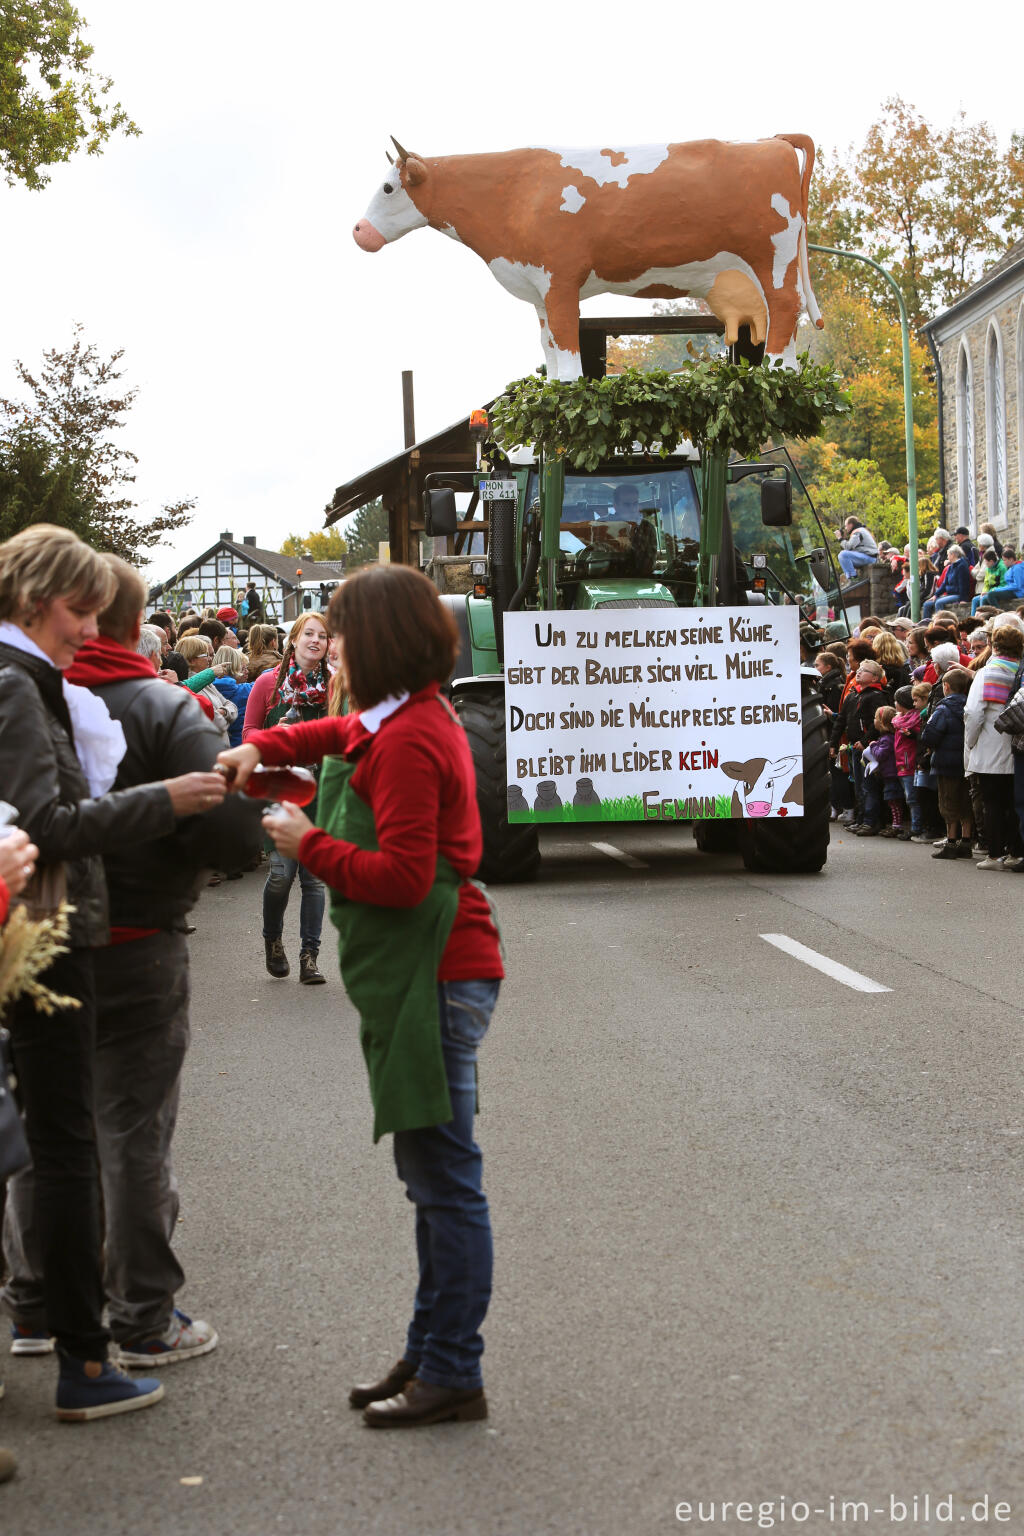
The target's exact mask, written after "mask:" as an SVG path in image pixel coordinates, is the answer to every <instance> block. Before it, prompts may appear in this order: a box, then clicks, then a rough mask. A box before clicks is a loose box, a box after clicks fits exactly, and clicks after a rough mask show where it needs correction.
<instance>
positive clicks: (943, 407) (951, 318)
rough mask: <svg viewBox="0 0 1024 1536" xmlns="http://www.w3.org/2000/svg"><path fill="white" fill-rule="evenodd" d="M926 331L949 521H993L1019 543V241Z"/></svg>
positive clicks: (1023, 320)
mask: <svg viewBox="0 0 1024 1536" xmlns="http://www.w3.org/2000/svg"><path fill="white" fill-rule="evenodd" d="M924 332H925V335H926V336H927V338H928V341H929V343H930V345H931V348H932V352H933V354H934V355H935V357H936V361H937V363H938V369H939V431H940V434H941V438H942V489H943V492H944V495H945V503H946V525H947V527H949V528H956V527H958V526H959V525H960V524H964V525H965V526H966V527H968V528H969V529H970V530H971V532H972V533H975V532H976V531H977V529H978V525H979V524H980V523H986V522H988V523H992V524H994V526H995V528H996V530H997V532H998V533H999V536H1000V538H1002V539H1003V540H1004V542H1009V543H1011V544H1013V545H1014V546H1015V547H1016V548H1017V550H1018V551H1019V550H1020V549H1021V546H1022V544H1024V499H1022V498H1024V473H1022V465H1021V455H1022V452H1024V240H1018V241H1017V243H1016V245H1013V246H1011V248H1010V249H1009V250H1008V251H1007V252H1006V254H1005V255H1004V256H1002V257H1001V258H1000V259H999V261H997V262H996V263H995V265H994V266H992V267H990V268H989V269H988V271H987V272H986V273H985V275H984V276H983V277H981V278H980V279H979V280H978V282H976V283H974V284H973V285H972V286H971V287H970V288H968V289H967V290H966V292H965V293H963V294H961V296H960V298H958V299H957V301H956V303H955V304H951V305H950V307H949V308H948V309H945V310H943V311H942V313H941V314H938V315H936V316H935V318H934V320H929V321H928V323H927V325H925V326H924Z"/></svg>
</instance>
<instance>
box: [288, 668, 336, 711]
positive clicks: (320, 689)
mask: <svg viewBox="0 0 1024 1536" xmlns="http://www.w3.org/2000/svg"><path fill="white" fill-rule="evenodd" d="M327 684H328V671H327V664H326V662H322V661H318V662H317V664H316V670H315V672H314V673H313V675H312V676H311V677H307V675H306V673H305V672H303V670H302V668H301V667H300V666H299V664H298V662H297V661H296V660H295V657H294V655H293V656H292V659H291V661H290V662H289V663H288V671H287V674H286V675H285V677H284V680H283V681H282V683H281V687H280V690H279V692H278V698H279V699H280V701H281V703H282V704H289V705H291V704H306V705H308V706H309V707H310V708H311V709H320V708H322V707H324V706H325V705H326V703H327Z"/></svg>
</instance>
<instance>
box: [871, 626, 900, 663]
mask: <svg viewBox="0 0 1024 1536" xmlns="http://www.w3.org/2000/svg"><path fill="white" fill-rule="evenodd" d="M871 649H872V650H873V651H874V653H875V655H876V656H877V657H878V659H879V661H880V662H881V663H882V665H883V666H884V667H900V666H902V665H903V663H904V662H905V661H906V659H907V653H906V651H905V650H904V649H903V646H902V645H901V644H900V642H899V641H898V640H897V639H896V636H895V635H892V634H890V633H889V632H888V631H887V630H884V629H880V630H879V631H878V634H877V635H875V636H873V638H872V641H871Z"/></svg>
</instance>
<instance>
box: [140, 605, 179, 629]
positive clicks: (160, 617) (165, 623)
mask: <svg viewBox="0 0 1024 1536" xmlns="http://www.w3.org/2000/svg"><path fill="white" fill-rule="evenodd" d="M146 623H147V624H159V626H160V628H161V629H166V631H167V633H168V634H169V635H173V634H174V620H173V619H172V618H171V616H170V614H169V613H166V612H165V611H164V609H163V608H158V609H157V611H156V613H151V614H150V616H149V618H148V619H147V620H146Z"/></svg>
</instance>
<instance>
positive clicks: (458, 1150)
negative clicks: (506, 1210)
mask: <svg viewBox="0 0 1024 1536" xmlns="http://www.w3.org/2000/svg"><path fill="white" fill-rule="evenodd" d="M500 985H501V983H500V982H498V981H442V982H439V983H438V988H437V998H438V1007H439V1009H440V1014H441V1049H442V1051H443V1052H444V1064H445V1070H446V1072H447V1074H448V1092H449V1095H450V1096H451V1101H452V1118H451V1120H449V1121H448V1123H447V1124H446V1125H431V1126H427V1127H426V1128H424V1129H423V1130H417V1131H396V1132H395V1166H396V1168H397V1169H398V1177H399V1178H400V1179H401V1180H402V1182H403V1184H404V1185H405V1191H406V1195H407V1197H408V1199H410V1200H411V1201H412V1203H413V1204H414V1205H415V1207H416V1253H417V1257H418V1259H419V1285H418V1286H417V1289H416V1299H415V1302H414V1303H413V1315H412V1322H411V1323H410V1324H409V1331H408V1335H407V1337H406V1343H405V1358H406V1360H408V1361H409V1362H410V1363H411V1364H413V1365H415V1366H416V1374H417V1376H418V1377H419V1378H420V1380H421V1381H429V1382H431V1383H432V1384H433V1385H434V1386H438V1387H458V1388H474V1387H480V1386H482V1385H483V1376H482V1374H481V1371H480V1357H481V1356H482V1354H483V1352H484V1341H483V1339H482V1338H481V1337H480V1327H481V1324H482V1323H483V1320H484V1318H485V1316H486V1315H487V1306H488V1303H489V1302H490V1299H491V1271H492V1267H493V1246H492V1242H491V1217H490V1212H489V1211H488V1208H487V1197H486V1195H485V1194H484V1192H483V1158H482V1156H481V1153H480V1148H479V1147H478V1146H477V1144H476V1142H475V1141H474V1140H473V1116H474V1114H475V1112H476V1097H477V1078H476V1053H477V1047H478V1046H479V1044H480V1042H481V1040H483V1038H484V1035H485V1034H486V1033H487V1026H488V1025H489V1024H490V1022H491V1014H492V1013H493V1012H494V1005H495V1004H496V1002H497V1001H498V989H499V987H500Z"/></svg>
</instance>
